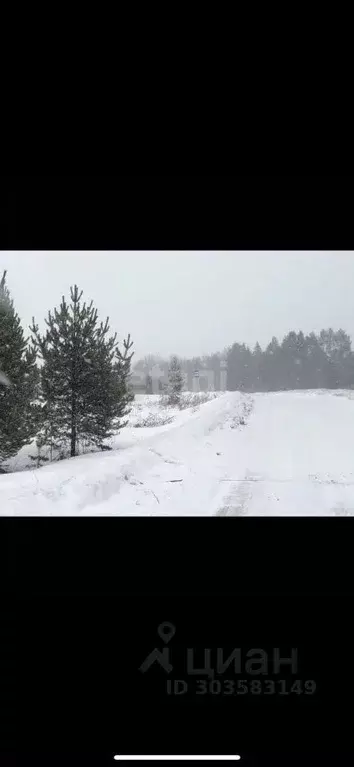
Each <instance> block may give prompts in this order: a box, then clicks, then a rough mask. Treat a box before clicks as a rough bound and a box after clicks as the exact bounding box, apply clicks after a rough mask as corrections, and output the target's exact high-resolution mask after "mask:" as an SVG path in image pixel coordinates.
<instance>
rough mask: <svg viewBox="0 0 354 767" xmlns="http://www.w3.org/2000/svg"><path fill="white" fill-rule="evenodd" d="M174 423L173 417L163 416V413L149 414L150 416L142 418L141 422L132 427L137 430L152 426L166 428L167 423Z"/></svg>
mask: <svg viewBox="0 0 354 767" xmlns="http://www.w3.org/2000/svg"><path fill="white" fill-rule="evenodd" d="M172 421H173V416H172V415H167V414H165V415H163V414H162V413H149V415H147V416H146V417H145V418H140V419H139V421H136V422H135V423H133V424H132V425H133V426H134V427H135V428H136V429H142V428H145V427H152V426H165V425H166V424H167V423H172Z"/></svg>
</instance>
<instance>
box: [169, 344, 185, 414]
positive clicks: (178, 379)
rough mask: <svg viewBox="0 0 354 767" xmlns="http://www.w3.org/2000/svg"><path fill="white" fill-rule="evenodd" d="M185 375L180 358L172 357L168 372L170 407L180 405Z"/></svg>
mask: <svg viewBox="0 0 354 767" xmlns="http://www.w3.org/2000/svg"><path fill="white" fill-rule="evenodd" d="M183 383H184V381H183V373H182V370H181V365H180V362H179V360H178V357H176V356H175V355H174V356H173V357H171V362H170V367H169V370H168V403H169V405H174V406H175V405H179V404H180V401H181V392H182V389H183Z"/></svg>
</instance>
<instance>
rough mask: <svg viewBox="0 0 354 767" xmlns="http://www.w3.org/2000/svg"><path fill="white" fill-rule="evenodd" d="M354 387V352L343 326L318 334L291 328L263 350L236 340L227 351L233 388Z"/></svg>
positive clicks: (230, 387) (228, 380)
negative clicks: (280, 338) (252, 347)
mask: <svg viewBox="0 0 354 767" xmlns="http://www.w3.org/2000/svg"><path fill="white" fill-rule="evenodd" d="M351 387H354V353H353V352H352V350H351V340H350V337H349V336H348V334H347V333H346V332H345V331H344V330H342V329H339V330H336V331H335V330H333V329H332V328H329V329H328V330H321V332H320V333H319V334H318V335H316V334H315V333H310V334H309V335H306V336H305V335H304V333H302V332H301V331H300V332H299V333H296V332H295V331H291V332H290V333H288V334H287V335H286V336H285V337H284V338H283V340H282V341H281V342H279V341H278V339H277V338H275V337H273V338H272V340H271V342H270V343H269V344H268V346H267V347H266V348H265V349H264V350H262V349H261V347H260V345H259V344H258V343H257V344H256V345H255V347H254V349H253V350H251V349H250V348H249V347H248V346H246V345H245V344H239V343H235V344H233V345H232V346H231V347H230V348H229V350H228V354H227V388H228V390H229V391H235V390H241V391H242V390H243V391H254V392H256V391H259V392H261V391H281V390H289V389H319V388H320V389H322V388H323V389H347V388H351Z"/></svg>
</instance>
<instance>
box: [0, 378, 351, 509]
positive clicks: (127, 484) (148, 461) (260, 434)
mask: <svg viewBox="0 0 354 767" xmlns="http://www.w3.org/2000/svg"><path fill="white" fill-rule="evenodd" d="M147 418H148V423H149V422H150V423H151V422H153V423H154V422H159V421H160V420H161V418H162V419H163V420H164V421H166V420H169V419H170V418H172V420H171V422H167V423H164V425H162V426H160V425H157V426H145V427H142V428H141V427H140V428H139V426H138V424H141V423H144V422H145V423H146V419H147ZM353 434H354V392H353V391H325V390H320V391H308V392H303V391H301V392H300V391H299V392H279V393H269V394H255V395H247V394H246V395H243V394H240V393H238V392H233V393H229V392H228V393H225V394H221V395H219V396H217V397H215V398H213V399H211V400H210V401H208V402H206V403H205V404H201V405H200V407H199V408H197V409H196V408H188V409H185V410H182V411H178V410H175V411H170V410H167V409H161V408H160V406H159V398H158V397H153V396H152V397H137V398H136V401H135V403H134V408H133V411H132V413H131V415H130V420H129V425H128V426H127V427H126V428H125V429H124V430H123V431H122V433H121V434H120V435H118V436H117V437H115V438H114V439H113V440H112V443H111V444H112V447H113V448H114V450H112V452H104V453H91V454H86V455H81V456H79V457H77V458H72V459H67V460H63V461H59V462H56V463H52V464H50V465H46V466H44V467H43V468H41V469H35V470H34V469H33V468H32V469H30V470H26V471H23V470H22V471H19V470H18V469H19V468H22V469H23V468H25V466H26V465H28V453H29V452H33V448H31V449H29V448H26V449H24V451H21V454H22V456H21V455H20V454H19V456H18V458H17V465H16V466H15V465H13V466H11V469H12V471H13V472H14V473H11V474H7V475H1V476H0V514H2V515H8V516H10V515H53V516H59V515H82V516H88V515H121V516H128V515H129V516H155V515H157V516H192V515H198V516H260V515H262V516H263V515H264V516H278V515H281V516H295V515H296V516H307V515H316V516H324V515H325V516H354V450H353ZM26 451H27V452H26ZM26 456H27V458H26ZM21 461H22V463H21ZM26 461H27V463H26ZM16 469H17V470H16Z"/></svg>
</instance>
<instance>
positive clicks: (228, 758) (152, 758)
mask: <svg viewBox="0 0 354 767" xmlns="http://www.w3.org/2000/svg"><path fill="white" fill-rule="evenodd" d="M114 759H116V760H117V761H121V762H140V761H150V762H152V761H155V760H158V761H161V762H163V761H175V762H181V761H186V762H189V761H191V762H192V761H193V762H195V761H206V760H207V761H209V762H210V761H212V762H219V761H223V762H225V761H227V762H233V761H234V760H238V759H241V757H240V756H239V755H238V754H236V756H225V754H223V756H206V755H205V754H204V755H203V756H196V755H195V754H193V755H192V756H180V755H178V756H176V755H175V754H173V755H171V754H170V756H161V755H160V754H159V755H158V756H150V754H149V755H148V756H142V755H141V754H140V755H139V756H122V755H121V754H117V755H116V756H115V757H114Z"/></svg>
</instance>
